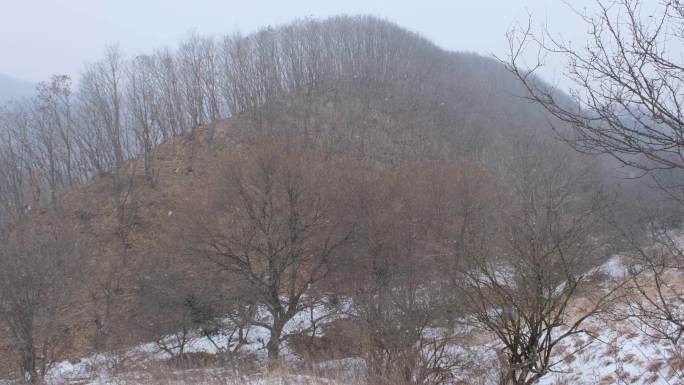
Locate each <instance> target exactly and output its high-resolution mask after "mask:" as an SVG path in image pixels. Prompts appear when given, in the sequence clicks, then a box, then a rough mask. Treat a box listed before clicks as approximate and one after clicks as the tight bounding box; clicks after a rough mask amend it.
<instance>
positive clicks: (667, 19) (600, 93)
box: [506, 0, 684, 347]
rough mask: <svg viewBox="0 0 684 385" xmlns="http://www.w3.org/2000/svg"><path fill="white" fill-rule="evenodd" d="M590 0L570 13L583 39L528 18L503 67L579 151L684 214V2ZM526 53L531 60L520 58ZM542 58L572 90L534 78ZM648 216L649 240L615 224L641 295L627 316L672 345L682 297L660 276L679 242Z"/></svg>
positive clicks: (675, 262) (676, 256)
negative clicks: (559, 64)
mask: <svg viewBox="0 0 684 385" xmlns="http://www.w3.org/2000/svg"><path fill="white" fill-rule="evenodd" d="M596 5H597V11H596V12H595V13H591V14H589V13H585V12H575V13H576V15H577V17H578V18H579V19H580V20H581V21H582V22H584V24H585V25H586V26H587V27H588V35H587V42H586V44H583V45H581V46H579V45H573V44H571V43H570V42H569V41H566V40H564V39H562V38H561V37H558V36H556V35H554V34H553V33H552V32H551V31H549V30H548V29H546V28H545V29H543V30H542V31H541V32H536V31H533V29H532V28H531V27H530V25H529V24H528V25H527V26H523V27H522V28H518V29H515V30H513V31H511V33H510V34H509V43H510V55H509V57H508V58H507V60H506V64H507V66H508V67H509V69H510V70H511V71H512V73H513V74H514V75H515V76H516V77H517V78H518V79H519V81H520V82H521V83H522V84H523V86H524V87H525V89H526V91H527V93H528V97H529V98H530V99H531V100H532V101H534V102H535V103H536V104H537V105H540V106H542V107H543V108H544V109H545V110H546V111H548V112H550V113H551V114H552V115H553V116H554V117H555V118H557V119H558V120H559V121H560V122H563V123H566V124H569V125H570V126H571V127H572V128H573V129H574V130H572V131H569V132H568V131H565V132H562V134H563V135H562V137H563V138H564V139H565V140H566V141H567V142H568V143H570V144H571V145H572V146H573V147H574V148H575V149H577V150H579V151H581V152H586V153H592V154H608V155H610V156H611V157H613V158H615V159H616V160H617V161H618V162H619V163H621V164H623V165H626V166H628V169H629V170H630V176H631V177H648V178H650V180H651V181H652V182H653V185H654V186H653V187H655V188H656V190H654V191H652V194H656V192H657V191H660V192H663V193H665V195H666V197H668V198H670V199H671V200H673V201H675V202H677V205H678V206H679V207H676V209H678V210H681V208H682V205H683V204H684V199H682V198H683V196H682V191H684V189H683V185H682V182H681V181H682V179H681V176H682V172H683V171H684V151H683V149H684V146H683V144H684V142H682V137H683V134H684V125H683V120H682V116H683V115H682V103H681V98H682V86H683V84H682V75H683V74H684V64H683V63H682V59H681V54H680V48H681V46H682V42H683V41H684V27H683V26H684V24H683V21H684V5H683V4H682V3H681V2H679V1H661V2H658V3H657V4H646V3H645V2H641V1H637V0H619V1H597V2H596ZM531 53H532V55H530V54H531ZM530 56H535V60H533V61H531V62H530V61H526V60H525V59H526V58H528V57H530ZM547 58H552V59H560V60H563V61H565V63H566V71H565V73H564V80H565V82H566V83H568V84H569V88H570V92H569V96H567V95H563V94H562V93H560V92H558V90H557V89H554V88H553V87H551V86H549V85H547V84H545V83H543V82H541V81H540V80H539V79H538V78H537V76H536V73H537V72H538V71H539V70H540V68H542V67H543V66H544V64H545V60H546V59H547ZM644 222H645V225H644V228H642V229H640V230H641V232H643V233H645V234H646V237H643V236H639V234H637V233H636V232H634V231H630V230H629V226H628V225H626V224H625V223H619V221H617V222H614V224H615V225H616V227H617V228H620V230H621V232H623V234H624V235H625V238H626V239H627V240H628V242H627V243H628V245H629V246H630V247H629V251H631V252H633V254H634V255H635V256H636V263H635V265H634V268H633V269H632V278H633V279H632V281H633V284H634V285H633V286H634V287H633V289H634V290H635V291H636V293H637V294H640V295H637V296H635V298H634V301H633V303H631V305H630V309H631V310H630V312H629V313H630V314H629V315H630V317H631V318H633V319H636V320H638V323H640V324H641V325H642V327H643V328H645V329H647V330H646V331H647V332H648V334H650V335H652V336H654V337H656V336H658V338H661V339H663V338H664V339H666V340H669V341H671V342H673V343H674V345H675V347H677V346H680V345H679V336H680V335H681V333H682V330H684V329H682V315H681V314H680V312H679V311H678V310H677V309H679V308H680V307H681V304H682V294H683V293H681V291H678V290H677V289H676V288H675V285H673V283H672V282H668V279H667V278H666V275H667V274H668V272H671V271H673V270H680V271H681V269H682V266H684V265H683V264H682V262H684V261H683V260H682V258H681V257H682V250H681V245H679V244H678V243H677V242H676V241H675V240H674V239H673V237H672V233H671V230H672V226H671V225H669V224H668V223H667V222H666V221H665V220H663V218H662V216H660V217H657V216H654V215H653V213H646V219H645V220H644ZM644 242H648V243H652V244H654V245H653V246H649V245H647V246H644ZM670 279H671V278H670Z"/></svg>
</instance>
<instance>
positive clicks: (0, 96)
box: [0, 73, 36, 104]
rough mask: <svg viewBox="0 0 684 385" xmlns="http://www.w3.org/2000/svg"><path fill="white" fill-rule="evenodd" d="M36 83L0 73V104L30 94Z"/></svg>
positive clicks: (32, 92)
mask: <svg viewBox="0 0 684 385" xmlns="http://www.w3.org/2000/svg"><path fill="white" fill-rule="evenodd" d="M35 87H36V85H35V84H34V83H32V82H29V81H26V80H19V79H16V78H13V77H11V76H9V75H5V74H1V73H0V104H1V103H4V102H7V101H9V100H11V99H15V98H21V97H28V96H32V95H33V94H34V93H35Z"/></svg>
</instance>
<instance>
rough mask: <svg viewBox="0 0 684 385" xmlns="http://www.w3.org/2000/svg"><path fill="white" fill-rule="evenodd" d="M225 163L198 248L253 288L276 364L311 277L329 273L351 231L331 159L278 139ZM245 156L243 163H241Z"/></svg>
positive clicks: (199, 225) (199, 226)
mask: <svg viewBox="0 0 684 385" xmlns="http://www.w3.org/2000/svg"><path fill="white" fill-rule="evenodd" d="M255 152H256V153H257V155H255V156H254V157H251V158H247V159H243V160H238V161H237V162H230V163H225V164H223V165H222V166H221V167H222V170H223V177H224V178H225V179H224V181H223V188H222V189H220V191H219V193H218V196H216V197H214V199H213V201H212V203H211V205H210V206H209V207H208V210H209V211H208V213H210V214H208V215H202V216H200V217H198V220H197V221H195V222H196V226H195V229H194V231H193V232H192V237H193V238H194V240H191V241H192V242H193V244H194V248H193V249H194V250H193V253H195V255H199V256H202V257H206V258H209V260H211V261H212V262H213V263H214V264H215V265H216V266H217V267H219V268H220V269H222V270H223V271H225V272H226V273H228V274H230V276H231V277H232V279H234V280H235V282H236V283H237V282H239V283H237V284H238V285H240V286H241V287H243V288H245V294H246V295H249V294H248V293H251V296H250V297H251V299H252V301H253V302H254V303H255V304H258V305H261V306H263V309H264V310H265V312H266V314H267V315H268V316H267V317H263V315H264V314H263V313H262V314H256V317H254V318H253V319H251V320H249V323H251V324H252V325H254V326H259V327H263V328H265V329H267V330H268V331H269V332H270V339H269V341H268V343H267V345H266V349H267V351H268V357H269V362H270V363H271V365H276V364H277V362H278V359H279V352H280V346H281V343H282V342H283V341H284V340H286V339H287V338H288V337H289V335H288V334H287V331H286V330H285V327H286V325H287V324H288V322H289V321H290V320H292V319H293V318H294V317H295V316H296V315H298V314H299V313H301V312H302V311H304V310H305V309H307V306H308V303H309V302H310V301H312V300H315V299H314V298H311V297H310V296H309V294H310V290H311V288H312V285H314V284H316V283H317V282H318V281H319V280H321V279H322V278H323V277H325V276H326V275H327V274H328V272H329V268H330V266H331V264H332V263H333V262H335V259H336V258H337V257H338V251H339V250H340V248H341V246H343V245H344V244H345V243H346V242H348V241H349V239H350V232H349V231H348V230H345V228H344V227H343V226H342V225H341V223H340V219H339V217H336V215H337V214H338V213H337V212H335V210H334V206H333V201H332V200H328V197H330V194H331V193H332V191H331V190H328V189H329V188H331V187H332V186H334V185H335V183H333V181H334V180H333V179H332V175H331V171H332V169H331V168H329V167H325V166H324V165H325V163H317V162H314V161H312V159H307V157H306V156H298V155H294V154H293V153H292V152H290V151H288V150H284V149H283V148H280V147H278V146H266V147H265V148H263V149H255ZM241 162H244V163H241Z"/></svg>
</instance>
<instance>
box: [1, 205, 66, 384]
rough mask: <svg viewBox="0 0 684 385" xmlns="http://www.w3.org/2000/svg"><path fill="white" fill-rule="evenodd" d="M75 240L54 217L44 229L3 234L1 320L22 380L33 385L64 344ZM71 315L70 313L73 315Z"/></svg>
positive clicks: (20, 227) (23, 227)
mask: <svg viewBox="0 0 684 385" xmlns="http://www.w3.org/2000/svg"><path fill="white" fill-rule="evenodd" d="M76 255H77V254H76V253H75V248H74V239H73V237H72V236H71V234H70V232H69V229H67V228H65V227H64V225H62V224H60V222H59V220H58V218H57V217H51V218H50V220H49V222H46V223H43V224H41V223H30V222H28V221H23V222H22V223H19V224H17V225H15V226H13V228H11V229H9V230H7V231H5V232H3V238H2V243H1V244H0V258H1V259H2V265H3V269H2V272H0V275H1V279H0V319H1V320H2V322H3V323H4V324H5V325H6V327H7V328H8V330H9V331H10V332H11V343H12V346H13V347H14V349H15V350H14V351H15V352H16V355H17V360H18V364H19V369H20V370H21V374H22V376H23V377H24V379H25V380H26V381H28V382H31V383H36V382H39V381H40V380H41V378H42V377H43V376H44V375H45V374H46V371H47V369H49V367H50V364H51V363H52V362H53V360H54V359H55V358H56V357H55V355H54V349H55V348H57V347H58V346H59V344H60V343H63V342H64V341H65V340H66V338H65V337H66V335H65V333H67V331H68V329H66V327H65V326H64V324H63V323H62V322H63V321H64V319H65V315H66V314H67V313H66V312H67V310H68V309H69V306H70V304H71V303H70V300H71V293H72V290H73V288H74V284H75V283H76V282H78V275H77V274H78V269H77V266H78V261H77V258H76ZM72 311H73V309H72Z"/></svg>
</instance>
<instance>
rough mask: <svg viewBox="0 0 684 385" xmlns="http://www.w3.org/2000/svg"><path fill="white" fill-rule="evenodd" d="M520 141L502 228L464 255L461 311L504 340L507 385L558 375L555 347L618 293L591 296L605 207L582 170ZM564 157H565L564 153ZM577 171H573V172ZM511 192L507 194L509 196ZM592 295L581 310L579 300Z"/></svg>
mask: <svg viewBox="0 0 684 385" xmlns="http://www.w3.org/2000/svg"><path fill="white" fill-rule="evenodd" d="M533 141H534V140H531V139H530V138H523V139H522V140H520V143H519V147H518V151H517V152H516V153H515V154H514V156H513V157H512V159H509V161H508V166H507V167H506V168H505V169H506V171H505V172H504V175H506V176H507V177H505V178H504V179H503V181H505V183H506V186H508V187H509V188H510V189H511V193H510V194H504V195H502V196H501V202H500V203H501V205H500V206H497V209H498V211H497V212H498V213H499V215H500V217H501V221H499V223H498V225H497V226H496V227H494V225H495V223H490V232H488V233H484V234H482V233H479V234H478V236H480V237H482V236H484V237H485V240H486V242H471V243H470V244H471V245H479V247H474V248H471V249H470V250H467V251H466V253H467V254H469V255H467V256H461V258H462V261H463V262H462V263H463V265H462V267H461V268H460V273H459V274H458V277H457V280H458V286H459V287H460V290H459V293H460V294H461V295H462V296H463V299H464V300H463V306H464V307H465V309H467V313H470V314H471V315H472V317H473V318H474V320H475V322H476V324H477V325H480V326H481V327H483V328H484V329H485V330H488V331H489V332H491V333H493V334H494V335H495V336H496V338H497V340H498V342H500V343H501V345H502V349H503V352H504V353H505V356H506V359H507V362H508V368H507V372H506V375H505V378H506V381H507V382H506V383H510V384H515V385H527V384H533V383H535V382H537V381H538V380H539V379H540V378H541V377H543V376H544V375H545V374H547V373H549V372H552V371H553V370H554V365H555V364H557V363H558V362H559V361H560V359H561V358H562V357H555V356H554V353H555V351H554V348H555V347H557V346H559V344H561V343H563V341H564V340H565V339H566V338H568V337H569V336H572V335H574V334H578V333H585V332H586V331H585V330H584V326H585V321H586V320H587V319H588V318H589V317H591V316H593V315H595V314H596V313H598V312H599V311H601V310H602V306H603V305H605V303H606V301H607V300H608V299H609V298H610V297H611V295H612V292H613V290H615V289H611V290H610V291H608V292H606V293H603V292H599V293H598V294H597V295H595V296H591V295H589V293H588V292H587V290H586V288H588V287H589V286H588V280H587V277H588V269H589V267H590V266H591V264H592V263H595V258H596V257H597V255H599V254H598V252H600V251H601V249H600V248H599V246H598V245H597V242H596V241H595V239H594V237H595V236H597V234H601V233H600V232H599V231H598V230H599V229H600V226H599V224H600V223H601V222H600V220H599V219H600V215H599V213H600V210H601V209H602V206H603V205H605V204H606V202H605V201H603V200H600V199H598V197H599V196H600V195H596V193H594V192H593V191H596V190H595V188H594V189H591V188H588V186H591V185H592V184H593V183H595V181H592V180H591V179H590V178H588V177H587V176H586V175H584V173H579V174H578V173H577V171H576V170H577V169H574V168H571V167H568V165H569V162H568V161H569V160H570V159H572V158H571V157H570V156H569V155H572V154H568V156H566V157H563V156H559V155H554V153H553V151H554V149H553V146H552V143H547V148H546V150H543V151H540V147H537V146H532V145H531V143H532V142H533ZM561 154H562V152H561ZM573 169H574V170H575V171H570V170H573ZM506 195H508V196H506ZM581 296H588V297H589V304H588V305H586V306H583V307H581V308H578V307H577V306H576V303H575V301H577V300H578V299H579V298H580V297H581Z"/></svg>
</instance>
